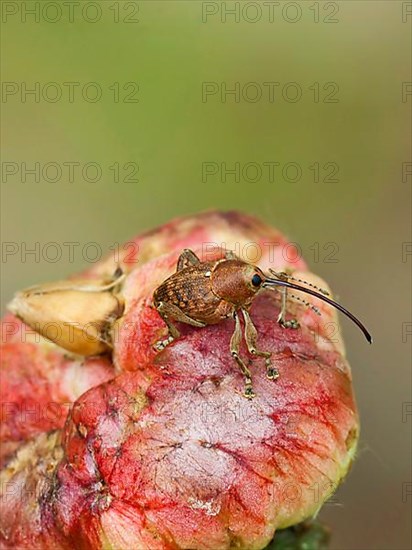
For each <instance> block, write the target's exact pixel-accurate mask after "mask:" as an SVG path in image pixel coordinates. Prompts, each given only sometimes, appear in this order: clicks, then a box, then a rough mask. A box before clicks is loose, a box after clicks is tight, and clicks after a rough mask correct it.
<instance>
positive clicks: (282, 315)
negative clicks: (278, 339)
mask: <svg viewBox="0 0 412 550" xmlns="http://www.w3.org/2000/svg"><path fill="white" fill-rule="evenodd" d="M270 271H271V273H273V274H274V275H276V277H277V278H278V279H280V280H281V281H287V280H288V274H287V273H285V272H284V271H282V272H280V273H276V271H273V270H272V269H271V270H270ZM279 292H280V294H281V304H280V312H279V315H278V318H277V322H278V323H279V325H281V326H282V327H285V328H295V329H296V328H299V327H300V324H299V321H298V320H297V319H290V321H286V305H287V297H288V289H287V287H285V286H282V287H280V289H279Z"/></svg>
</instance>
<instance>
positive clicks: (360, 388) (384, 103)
mask: <svg viewBox="0 0 412 550" xmlns="http://www.w3.org/2000/svg"><path fill="white" fill-rule="evenodd" d="M47 3H48V4H51V3H50V2H37V3H36V2H25V3H23V4H25V6H26V8H27V9H34V10H35V11H36V12H37V14H38V15H36V16H30V15H29V14H27V15H26V16H25V15H24V13H23V12H24V6H23V4H22V3H20V2H2V4H3V5H2V8H3V24H2V27H3V28H2V31H3V33H2V46H3V48H2V50H3V54H2V80H3V86H6V87H5V88H4V90H5V91H6V94H3V99H2V101H3V103H2V120H3V122H2V138H3V139H2V157H3V158H2V161H3V165H2V168H3V174H2V182H1V193H2V199H3V200H2V226H1V229H2V240H3V257H2V263H1V269H2V281H3V284H2V307H3V310H4V308H5V304H6V303H7V301H8V300H10V298H11V297H12V295H13V292H14V291H15V290H17V289H19V288H22V287H25V286H28V285H31V284H34V283H36V282H41V281H46V280H54V279H58V278H64V277H66V276H67V275H68V274H70V273H72V272H74V271H77V270H80V269H82V268H84V267H86V266H87V265H88V264H87V260H86V258H84V257H82V254H81V253H80V252H79V251H77V252H75V254H74V258H72V259H71V258H69V254H68V253H67V248H64V249H63V254H62V257H61V259H59V260H58V261H48V260H47V258H45V257H44V254H43V253H45V254H46V255H47V254H49V255H50V257H53V250H52V248H48V245H47V243H50V242H51V241H53V242H56V243H59V245H60V246H62V243H65V242H79V243H80V245H81V246H83V245H84V244H85V243H90V242H96V243H98V244H99V246H100V247H101V249H102V251H103V252H106V251H108V249H109V247H110V246H113V244H114V243H121V242H122V241H125V240H127V239H129V238H131V237H132V236H133V235H134V234H136V233H138V232H140V231H142V230H145V229H149V228H152V227H154V226H156V225H158V224H161V223H163V222H166V221H168V220H169V219H170V218H172V217H175V216H178V215H182V214H188V213H195V212H197V211H200V210H204V209H208V208H222V209H233V208H236V209H241V210H244V211H246V212H250V213H253V214H256V215H259V216H261V217H262V218H263V219H264V220H266V221H268V222H271V223H273V224H274V225H276V226H277V227H279V228H280V229H281V230H282V231H284V232H285V233H286V234H287V235H288V236H289V237H290V238H291V239H292V240H294V241H296V242H297V243H299V245H300V246H301V249H302V252H303V254H304V256H305V258H306V259H307V261H308V263H309V265H310V267H311V269H312V270H313V271H315V272H317V273H318V274H320V275H321V276H323V277H324V278H325V279H326V280H327V281H328V282H329V283H330V284H331V286H332V288H334V289H335V291H336V292H337V293H339V295H340V296H341V297H342V298H343V301H344V303H345V304H346V305H347V306H348V307H350V308H351V309H353V310H354V311H355V312H356V314H358V315H359V316H360V318H362V319H363V320H365V322H366V323H367V325H368V326H369V328H370V329H371V331H372V333H373V336H374V339H375V343H374V345H373V346H372V347H369V346H368V345H367V344H366V343H365V341H364V340H363V338H362V337H361V335H360V333H358V331H357V330H355V328H354V327H353V326H351V325H350V324H349V323H347V322H346V320H343V324H344V329H345V335H346V343H347V348H348V355H349V359H350V361H351V364H352V367H353V375H354V383H355V388H356V393H357V398H358V402H359V407H360V412H361V417H362V441H361V445H360V451H359V457H358V460H357V462H356V464H355V466H354V468H353V470H352V472H351V474H350V476H349V479H348V481H347V482H346V483H345V484H344V485H343V486H342V487H341V488H340V490H339V492H338V494H337V495H336V497H335V498H334V499H333V502H332V503H331V504H327V505H326V506H325V507H324V508H323V510H322V512H321V518H322V519H324V520H325V521H326V522H327V523H328V524H329V525H330V526H331V527H332V530H333V533H334V535H333V541H332V548H334V549H339V550H346V549H348V550H349V549H353V550H355V549H356V550H360V549H362V550H363V549H385V550H387V549H391V550H395V549H396V550H398V549H399V550H400V549H406V548H410V547H411V528H410V519H409V514H410V506H411V500H412V496H411V495H410V496H407V495H406V493H407V492H408V490H410V483H411V481H412V479H411V435H410V432H411V424H412V416H411V415H409V416H408V414H407V411H408V410H410V408H409V407H410V406H411V405H410V403H411V395H410V389H411V366H410V350H411V340H412V336H409V338H408V337H407V336H405V335H404V337H403V335H402V330H407V328H408V326H409V325H407V323H410V321H411V314H410V304H411V286H410V275H411V256H410V255H408V254H407V252H408V250H410V245H408V243H410V241H411V240H412V239H411V233H410V208H411V198H410V197H411V176H409V177H407V176H405V175H404V177H403V175H402V166H403V163H406V162H410V161H411V159H410V114H411V108H410V106H411V102H412V96H405V97H404V101H402V83H403V82H407V81H411V80H412V78H411V59H410V53H409V51H410V50H409V48H410V42H411V30H410V21H411V19H412V16H409V18H406V21H407V22H403V21H402V10H405V9H406V8H405V4H408V3H406V2H397V1H349V0H348V1H344V2H329V3H328V2H326V3H324V2H312V1H310V2H292V3H291V2H280V3H279V5H276V4H277V3H275V4H273V6H274V7H273V8H270V7H269V6H268V3H265V2H262V3H259V4H257V3H254V2H240V3H235V2H226V3H220V2H209V3H202V2H200V1H180V2H179V1H168V2H161V1H143V2H142V1H139V2H114V1H109V2H105V1H102V2H98V3H97V5H98V8H99V10H100V11H96V8H95V7H93V6H89V7H88V8H87V10H86V11H85V12H82V9H83V8H84V7H85V4H93V3H90V2H81V3H80V7H77V8H76V6H72V8H71V9H73V13H74V16H73V18H71V13H70V12H69V10H68V8H67V7H66V6H64V4H65V3H64V2H63V3H61V2H58V3H52V4H58V7H59V6H60V9H61V13H62V16H61V18H60V19H59V20H57V17H58V14H59V11H58V10H57V8H55V7H54V8H53V6H49V7H47V9H45V5H46V4H47ZM35 4H38V6H39V7H37V8H36V6H35ZM66 4H67V3H66ZM206 4H207V5H206ZM246 4H248V5H249V6H248V7H246V8H245V5H246ZM409 4H410V3H409ZM5 5H6V7H5ZM256 5H257V7H256ZM231 9H232V10H233V9H234V10H235V13H236V15H229V14H228V13H227V12H228V11H229V10H231ZM271 9H273V10H274V11H273V21H272V20H271V18H270V10H271ZM16 10H17V11H16ZM43 10H45V11H43ZM206 12H207V13H206ZM213 12H216V13H214V14H213ZM225 12H226V13H227V15H226V22H225ZM99 13H100V18H99V20H97V21H96V22H95V23H92V22H91V20H92V19H94V18H95V17H97V16H98V15H99ZM259 13H260V17H259ZM207 14H209V15H207ZM25 19H26V20H25ZM36 19H38V21H36ZM116 19H118V20H119V21H118V22H116ZM125 19H129V20H130V21H131V20H133V19H134V20H136V19H137V20H138V22H136V21H135V22H132V21H131V22H126V21H125ZM294 19H296V21H295V22H292V21H293V20H294ZM316 19H318V20H319V22H315V20H316ZM325 19H326V20H330V19H334V20H335V21H336V22H328V21H325ZM404 19H405V14H404ZM53 20H55V22H54V23H53V22H52V21H53ZM253 20H255V22H252V21H253ZM408 22H409V24H408ZM36 82H38V83H39V85H38V86H39V90H40V92H39V97H37V98H35V97H34V96H33V95H31V96H30V95H27V96H25V95H24V86H26V88H34V87H35V83H36ZM50 82H54V83H56V84H57V87H54V88H53V85H52V86H48V87H47V86H46V87H45V85H46V84H47V83H50ZM65 82H66V83H67V82H76V83H79V85H78V86H77V85H76V86H75V88H74V99H73V102H70V101H69V94H68V86H67V85H64V84H63V83H65ZM90 82H95V83H97V85H98V87H99V88H100V89H101V91H102V97H101V99H100V100H99V101H96V102H91V101H88V100H87V99H84V97H83V95H82V91H83V93H84V94H87V93H89V94H90V95H89V96H87V95H86V97H92V96H93V90H95V87H93V86H91V87H88V88H87V87H86V89H85V88H84V85H86V84H87V83H90ZM116 82H117V83H119V98H118V99H119V100H118V101H114V99H115V96H114V94H115V92H116V85H114V83H116ZM128 82H135V83H137V84H135V85H133V86H134V87H132V85H129V87H128V88H126V89H123V86H124V85H125V84H126V83H128ZM204 82H209V83H210V82H212V83H215V84H214V85H210V86H213V87H214V89H215V90H216V89H217V90H218V92H217V93H215V94H213V95H208V96H207V97H206V98H205V97H203V98H202V86H203V84H202V83H204ZM236 82H238V83H239V90H240V97H239V101H235V98H234V96H233V95H228V96H226V97H225V96H223V99H224V100H225V101H224V100H222V96H221V91H222V86H224V85H226V86H227V88H233V87H234V86H235V83H236ZM250 82H252V83H256V84H254V85H252V86H249V87H246V88H244V85H245V84H247V83H250ZM264 82H278V83H280V84H279V86H276V87H275V97H274V100H273V101H270V98H269V93H268V90H269V87H268V86H265V85H264V84H263V83H264ZM290 82H295V83H297V85H298V87H299V89H300V90H301V92H302V96H301V98H300V100H298V101H296V102H293V101H291V100H290V98H293V91H294V88H293V86H292V87H289V88H288V87H287V86H286V90H285V88H284V86H285V85H287V83H290ZM330 82H334V83H336V84H334V85H333V88H332V87H329V88H327V89H325V90H324V89H323V86H324V85H325V84H326V83H330ZM4 83H6V84H4ZM222 83H226V84H222ZM314 83H319V91H320V95H319V101H315V96H314V94H315V90H314ZM113 85H114V86H113ZM336 85H337V86H338V92H337V93H336V94H335V95H333V96H329V97H330V99H337V100H338V101H337V102H330V103H327V102H324V101H323V100H324V99H325V98H326V96H327V94H328V93H330V92H331V91H333V89H335V88H336ZM316 86H317V85H316V84H315V89H316ZM329 86H331V85H329ZM59 89H60V91H61V92H62V97H61V99H60V100H58V101H55V102H53V101H52V99H53V96H54V95H55V92H56V90H59ZM134 90H137V91H136V93H135V94H132V93H133V91H134ZM254 90H255V91H256V90H261V91H262V97H261V99H260V100H258V101H255V102H253V101H251V100H250V99H249V100H248V98H252V99H253V96H254ZM282 90H283V91H284V94H285V95H286V99H285V97H283V96H282ZM242 91H243V92H244V93H245V95H246V99H245V98H244V97H243V95H242ZM131 94H132V95H131ZM44 96H45V97H44ZM126 96H128V97H129V100H130V99H132V100H133V99H138V102H128V103H126V102H124V100H125V98H126ZM24 99H25V100H26V101H25V102H24V101H23V100H24ZM50 162H51V163H55V164H57V165H58V166H60V168H61V169H62V176H61V179H60V180H59V181H56V182H52V181H47V180H51V179H53V178H54V172H53V165H50V167H49V171H47V170H46V172H45V174H46V177H43V175H42V174H41V173H40V177H39V181H37V182H36V181H34V180H35V178H34V177H33V176H30V175H27V177H26V181H25V182H24V181H23V180H24V178H23V177H22V172H23V171H24V166H23V164H22V163H26V165H27V167H28V168H31V167H33V165H34V163H39V164H40V172H41V171H42V169H43V168H44V165H46V164H47V163H50ZM67 162H76V163H80V168H79V167H77V168H75V169H76V177H75V178H74V181H73V182H70V181H69V178H68V169H67V168H66V167H65V165H63V163H67ZM90 162H95V163H98V164H99V166H100V168H101V172H102V175H101V178H100V181H96V182H94V183H92V182H90V181H87V178H86V179H85V178H84V177H83V176H82V173H81V168H82V167H83V166H84V165H85V164H87V163H90ZM205 162H210V163H217V164H216V165H213V166H217V167H218V168H219V172H218V173H217V174H215V175H209V176H208V177H204V176H205V175H204V174H202V163H205ZM236 162H238V163H240V166H241V168H242V167H243V165H244V164H246V163H248V162H254V163H258V165H259V167H260V168H261V169H262V177H261V178H260V179H259V178H256V179H258V180H259V181H251V180H253V179H254V174H253V169H250V171H248V172H247V174H246V177H243V176H242V174H240V178H238V179H239V181H235V178H234V177H233V176H230V175H228V176H227V178H226V181H224V178H222V177H221V175H222V172H221V170H220V167H221V163H226V165H227V167H228V168H229V169H230V168H233V165H234V164H235V163H236ZM265 162H266V163H267V162H279V167H277V168H275V177H274V181H270V178H269V177H268V169H267V165H264V164H263V163H265ZM291 162H292V163H296V164H297V165H299V167H300V169H301V171H302V175H301V178H300V179H299V181H291V180H293V179H294V177H295V173H294V172H293V168H290V171H288V170H286V172H285V173H284V174H283V175H282V169H283V168H284V166H285V165H287V163H291ZM316 162H317V163H319V165H320V167H321V170H320V178H319V181H314V179H315V178H314V171H313V168H312V169H310V168H309V166H313V164H314V163H316ZM5 163H6V164H5ZM7 163H8V164H7ZM115 163H119V177H118V178H117V179H118V180H119V181H115V177H114V176H115V166H116V165H115ZM125 163H136V167H138V171H137V173H136V174H135V176H134V177H133V176H132V178H129V179H134V180H135V179H136V178H137V179H138V181H126V180H127V177H126V176H127V174H130V172H131V171H132V170H133V165H128V166H127V167H126V169H125V168H124V165H125ZM325 163H335V166H336V165H337V167H338V173H337V174H336V175H335V177H334V178H332V179H335V180H336V181H328V180H326V181H323V180H324V179H325V176H326V172H329V168H328V169H327V170H325V169H324V168H323V166H324V165H325ZM66 166H67V165H66ZM110 166H112V169H110V168H109V167H110ZM210 166H212V165H210ZM11 172H16V173H15V174H12V173H11ZM87 175H88V178H89V179H90V178H93V177H94V172H93V169H92V168H90V172H88V173H87ZM202 176H203V177H202ZM403 180H404V181H403ZM10 243H14V244H10ZM25 243H26V244H25ZM35 243H39V245H37V246H39V247H40V248H39V250H40V253H39V254H37V257H36V256H34V255H31V256H25V255H24V246H27V248H34V247H35V246H36V245H35ZM316 243H318V244H316ZM330 243H334V244H332V245H330ZM331 246H332V248H331ZM80 248H81V247H80ZM77 250H79V249H77ZM22 251H23V255H22ZM331 252H333V254H332V256H328V254H330V253H331ZM91 254H92V250H90V255H91ZM331 259H334V260H336V261H335V262H332V261H330V260H331ZM403 340H404V341H403ZM408 484H409V485H408Z"/></svg>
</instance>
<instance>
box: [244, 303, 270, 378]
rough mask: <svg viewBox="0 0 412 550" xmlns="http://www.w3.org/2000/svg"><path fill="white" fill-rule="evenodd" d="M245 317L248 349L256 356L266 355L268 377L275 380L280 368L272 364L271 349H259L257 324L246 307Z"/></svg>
mask: <svg viewBox="0 0 412 550" xmlns="http://www.w3.org/2000/svg"><path fill="white" fill-rule="evenodd" d="M242 313H243V317H244V319H245V340H246V345H247V349H248V350H249V353H251V354H252V355H255V356H259V357H264V358H265V365H266V373H267V377H268V378H270V379H271V380H275V379H276V378H278V376H279V372H278V370H277V369H276V368H275V367H274V366H273V365H272V362H271V356H272V354H271V352H270V351H261V350H259V349H257V344H256V341H257V337H258V333H257V330H256V327H255V325H254V324H253V321H252V319H251V318H250V315H249V312H248V311H247V310H246V309H242Z"/></svg>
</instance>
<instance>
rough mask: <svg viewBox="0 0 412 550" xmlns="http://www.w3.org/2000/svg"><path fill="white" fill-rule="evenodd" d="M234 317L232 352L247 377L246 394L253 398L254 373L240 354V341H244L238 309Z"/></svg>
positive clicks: (231, 341) (231, 340)
mask: <svg viewBox="0 0 412 550" xmlns="http://www.w3.org/2000/svg"><path fill="white" fill-rule="evenodd" d="M233 318H234V320H235V330H234V332H233V334H232V338H231V339H230V353H231V354H232V357H233V358H234V359H235V361H236V363H237V364H238V365H239V367H240V370H241V371H242V373H243V375H244V377H245V392H244V396H245V397H247V398H248V399H253V397H255V392H254V391H253V386H252V374H251V372H250V370H249V369H248V368H247V366H246V365H245V364H244V362H243V361H242V359H241V358H240V355H239V352H240V343H241V341H242V327H241V326H240V320H239V315H238V314H237V312H236V311H235V313H234V314H233Z"/></svg>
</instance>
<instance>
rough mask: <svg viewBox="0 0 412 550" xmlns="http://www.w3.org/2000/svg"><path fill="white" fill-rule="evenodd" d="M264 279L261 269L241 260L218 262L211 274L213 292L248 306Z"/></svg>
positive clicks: (226, 299)
mask: <svg viewBox="0 0 412 550" xmlns="http://www.w3.org/2000/svg"><path fill="white" fill-rule="evenodd" d="M265 280H266V276H265V274H264V273H263V271H262V270H261V269H259V268H258V267H256V266H254V265H251V264H248V263H246V262H243V261H242V260H224V261H221V262H219V263H218V264H217V265H216V267H215V269H214V270H213V273H212V276H211V283H212V290H213V292H214V293H215V294H216V295H217V296H219V298H222V299H223V300H225V301H227V302H230V303H232V304H235V305H237V306H248V305H249V304H250V303H251V302H252V300H253V298H254V296H255V295H256V293H257V292H258V291H259V290H260V289H261V288H262V285H263V283H264V281H265Z"/></svg>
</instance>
